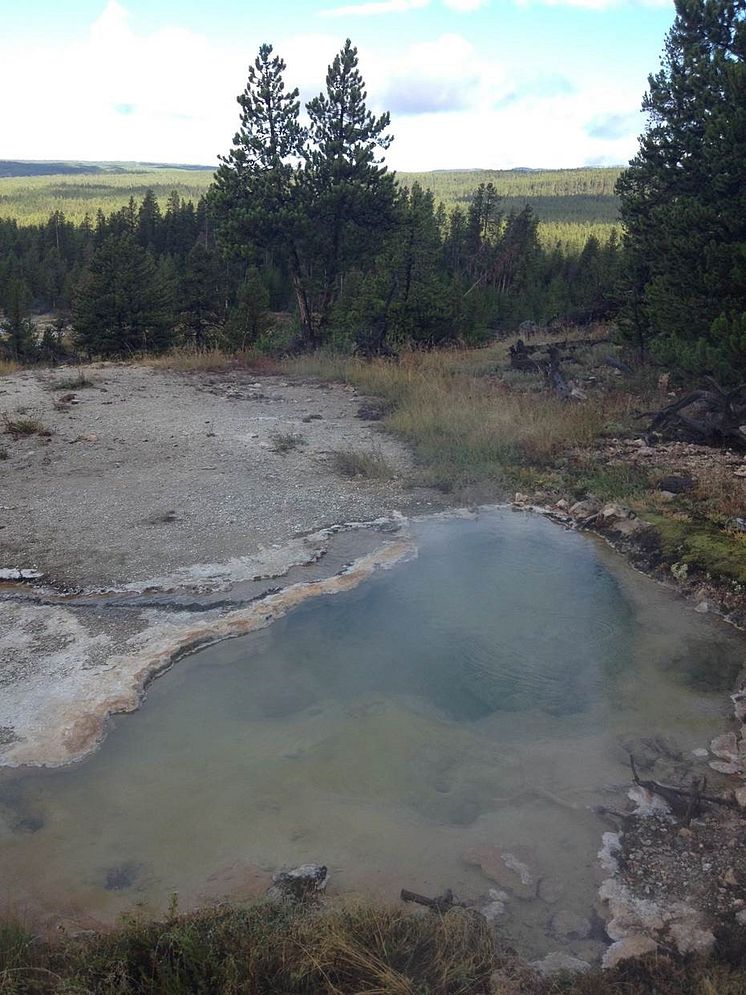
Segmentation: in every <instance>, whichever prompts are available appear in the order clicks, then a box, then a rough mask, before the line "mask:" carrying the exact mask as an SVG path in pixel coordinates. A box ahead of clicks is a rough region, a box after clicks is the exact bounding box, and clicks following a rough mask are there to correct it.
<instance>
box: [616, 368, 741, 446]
mask: <svg viewBox="0 0 746 995" xmlns="http://www.w3.org/2000/svg"><path fill="white" fill-rule="evenodd" d="M706 383H707V389H706V388H704V387H703V388H700V389H699V390H693V391H690V392H689V393H688V394H685V395H684V397H680V398H678V399H677V400H675V401H672V402H671V404H667V405H665V407H663V408H661V409H660V410H658V411H642V412H640V413H638V414H637V415H636V417H637V418H650V419H651V422H650V425H649V426H648V429H647V431H648V433H652V432H662V433H665V432H666V431H674V432H675V431H679V432H682V433H683V434H684V435H686V436H688V437H689V438H691V439H694V440H696V441H697V442H709V441H713V442H730V443H733V442H736V443H738V444H739V445H741V446H742V447H744V448H746V384H741V385H740V386H738V387H735V388H733V389H732V390H725V389H724V388H723V387H721V386H720V384H718V383H717V381H716V380H713V378H712V377H707V378H706ZM690 408H693V409H694V410H693V411H688V410H687V409H690Z"/></svg>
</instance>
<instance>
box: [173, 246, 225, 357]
mask: <svg viewBox="0 0 746 995" xmlns="http://www.w3.org/2000/svg"><path fill="white" fill-rule="evenodd" d="M224 300H225V289H224V287H223V271H222V267H221V266H220V261H219V259H218V258H217V256H216V255H215V253H214V252H208V250H207V249H205V247H204V245H202V243H201V242H197V244H196V245H195V246H194V248H193V249H192V251H191V252H190V253H189V256H188V257H187V261H186V268H185V270H184V277H183V279H182V281H181V292H180V294H179V301H180V326H181V329H182V331H183V332H184V334H185V335H186V337H187V338H188V339H189V340H190V341H191V342H193V343H194V345H195V346H196V348H197V349H204V348H205V346H207V345H209V344H210V341H211V340H212V339H214V338H215V336H216V335H217V332H218V329H219V328H220V326H221V325H222V323H223V320H224V318H225V314H224V308H223V302H224Z"/></svg>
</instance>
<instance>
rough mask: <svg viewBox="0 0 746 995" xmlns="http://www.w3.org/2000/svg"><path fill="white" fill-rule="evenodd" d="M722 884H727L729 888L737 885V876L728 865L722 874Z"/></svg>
mask: <svg viewBox="0 0 746 995" xmlns="http://www.w3.org/2000/svg"><path fill="white" fill-rule="evenodd" d="M723 884H727V885H728V887H729V888H737V887H738V878H737V877H736V872H735V871H734V870H733V868H732V867H729V868H728V870H727V871H726V872H725V874H723Z"/></svg>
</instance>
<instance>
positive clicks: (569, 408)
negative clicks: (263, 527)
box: [282, 343, 632, 490]
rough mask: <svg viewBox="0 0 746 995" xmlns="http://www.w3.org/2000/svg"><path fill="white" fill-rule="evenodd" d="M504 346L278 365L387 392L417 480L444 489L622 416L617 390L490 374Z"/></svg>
mask: <svg viewBox="0 0 746 995" xmlns="http://www.w3.org/2000/svg"><path fill="white" fill-rule="evenodd" d="M508 346H509V343H500V344H498V345H496V346H492V347H490V348H488V349H479V350H466V351H452V352H445V351H441V352H431V353H405V354H404V355H403V356H402V357H400V359H399V360H397V361H396V362H392V361H389V360H374V361H363V360H360V359H354V358H347V357H343V356H339V355H334V354H325V353H317V354H315V355H313V356H304V357H300V358H298V359H292V360H286V361H285V362H284V363H283V364H282V365H283V369H284V370H285V372H287V373H290V374H296V375H304V376H314V377H319V378H321V379H325V380H342V381H345V382H347V383H351V384H353V385H354V386H356V387H357V388H358V389H359V390H361V391H362V392H364V393H367V394H374V395H377V396H379V397H383V398H385V399H386V401H387V402H388V404H389V406H390V408H391V413H390V415H389V416H388V418H387V419H386V426H387V427H388V428H389V429H390V430H391V431H393V432H394V433H395V434H397V435H398V436H400V437H401V438H403V439H404V440H406V441H407V442H408V443H409V444H410V445H411V446H412V448H413V449H414V451H415V453H416V454H417V456H418V458H419V461H420V465H421V467H422V474H423V477H424V479H425V481H426V482H428V483H432V484H434V485H435V486H438V487H441V488H443V489H444V490H455V489H458V488H459V487H464V486H469V485H472V484H477V483H482V482H489V483H493V484H494V483H498V484H499V483H500V482H505V483H508V482H511V481H512V480H513V479H514V475H515V471H516V470H518V469H526V468H528V467H534V468H536V467H542V466H546V465H548V464H549V463H550V462H551V461H552V460H553V459H554V458H555V457H556V456H557V455H558V453H560V452H562V451H564V450H567V449H571V448H575V447H583V446H590V445H591V444H592V443H593V442H594V440H595V439H597V438H598V436H599V435H600V434H601V433H602V432H603V431H604V429H605V428H606V426H607V425H608V424H609V423H610V422H615V423H616V422H619V421H621V420H624V419H625V418H626V417H627V416H628V415H629V413H630V409H631V406H632V400H631V398H630V397H629V395H626V394H623V393H622V392H621V391H617V392H607V393H602V394H599V395H598V396H596V397H593V398H590V399H589V400H588V401H585V402H583V403H579V404H578V403H572V402H566V401H562V400H560V399H559V398H557V397H555V396H552V395H551V394H548V393H546V392H544V391H536V390H527V389H526V388H525V386H516V387H514V386H511V385H510V384H508V383H505V382H504V381H502V380H500V379H498V378H497V377H495V376H493V375H492V373H493V371H495V370H496V369H497V368H498V367H502V365H503V364H504V361H505V356H506V353H507V349H508Z"/></svg>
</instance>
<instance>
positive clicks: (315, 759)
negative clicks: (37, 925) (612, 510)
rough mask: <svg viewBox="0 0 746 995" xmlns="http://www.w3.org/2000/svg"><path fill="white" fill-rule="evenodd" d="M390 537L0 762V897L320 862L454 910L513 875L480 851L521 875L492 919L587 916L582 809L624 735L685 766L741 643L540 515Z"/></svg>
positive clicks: (222, 876) (216, 879) (586, 824)
mask: <svg viewBox="0 0 746 995" xmlns="http://www.w3.org/2000/svg"><path fill="white" fill-rule="evenodd" d="M413 531H414V534H415V538H416V542H417V545H418V548H419V555H418V557H417V558H416V559H414V560H411V561H409V562H407V563H403V564H400V565H399V566H397V567H396V568H394V569H393V570H390V571H388V572H386V573H381V574H379V575H376V576H374V577H373V578H372V579H371V580H370V581H368V582H366V583H364V584H362V585H361V586H360V587H358V588H356V589H355V590H352V591H348V592H346V593H343V594H338V595H336V596H334V597H328V596H325V597H322V598H319V599H316V600H312V601H309V602H306V603H305V604H303V605H302V606H301V607H299V608H297V609H296V610H294V611H293V612H291V613H290V614H289V615H287V616H286V617H284V618H281V619H279V620H278V621H276V622H274V623H273V624H272V625H271V626H270V627H269V628H267V629H264V630H262V631H259V632H256V633H253V634H252V635H249V636H245V637H241V638H239V639H234V640H231V641H228V642H224V643H221V644H218V645H216V646H212V647H209V648H206V649H204V650H201V651H199V652H196V653H194V654H193V655H192V656H191V657H189V658H187V659H185V660H182V661H181V662H180V663H179V664H178V665H177V666H176V667H174V668H173V669H172V670H171V671H170V672H169V673H167V674H166V675H165V676H163V677H162V678H160V679H159V680H158V681H156V682H155V683H154V684H153V685H152V686H151V688H150V691H149V693H148V697H147V699H146V701H145V704H144V705H143V707H142V708H141V709H140V711H139V712H137V713H135V714H133V715H128V716H122V717H120V718H118V719H116V720H115V723H114V728H113V729H112V731H111V732H110V734H109V736H108V738H107V739H106V741H105V742H104V744H103V746H102V747H101V748H100V750H98V752H97V753H96V754H94V755H92V756H91V757H89V758H88V759H87V760H85V761H83V762H82V763H79V764H77V765H75V766H73V767H69V768H64V769H58V770H50V771H43V770H42V771H39V770H34V771H30V770H20V771H14V772H9V771H5V772H3V777H2V779H0V839H1V840H2V846H1V847H0V888H1V889H2V893H3V894H4V895H5V896H11V898H12V899H13V900H15V901H17V903H18V904H19V905H20V906H21V907H25V908H28V909H30V910H32V911H40V910H51V909H54V910H55V911H61V912H62V913H63V914H64V915H68V916H70V917H73V918H75V917H78V919H80V916H81V915H83V914H86V915H90V916H92V917H94V918H96V919H103V920H110V919H111V918H112V917H114V916H116V915H117V914H118V913H120V912H122V911H124V910H126V909H127V908H131V907H132V906H133V904H137V903H139V904H141V905H143V906H144V907H145V908H147V909H148V910H151V911H155V912H162V911H163V910H164V909H165V907H166V906H167V904H168V902H169V899H170V896H171V895H172V893H173V892H178V893H179V902H180V904H181V906H182V907H187V906H189V905H190V904H192V903H195V902H198V901H203V900H206V899H216V898H220V897H222V896H223V895H227V896H231V895H233V896H234V897H235V896H238V897H245V896H246V895H248V894H250V893H251V892H252V891H257V892H259V891H261V890H262V889H263V887H264V886H265V884H266V878H267V874H268V873H269V872H271V871H273V870H276V869H277V868H279V867H281V866H283V865H284V866H292V865H296V864H299V863H303V862H307V861H318V862H321V863H325V864H327V865H328V866H329V867H330V870H331V875H332V877H331V886H330V887H331V888H332V889H333V890H334V891H338V892H358V893H365V894H366V895H369V896H370V895H372V896H375V897H381V898H383V899H387V900H389V899H395V898H396V897H397V895H398V893H399V890H400V889H401V888H402V887H406V888H409V889H412V890H414V891H419V892H422V893H425V894H430V895H433V894H437V893H440V892H442V891H443V890H444V889H445V888H452V889H453V890H454V891H455V892H456V893H457V894H459V895H461V896H463V897H465V898H469V899H477V898H479V897H480V896H486V897H489V893H490V889H491V888H493V889H498V888H502V887H503V883H507V884H508V885H510V884H511V881H510V880H508V879H509V878H510V875H508V876H507V879H506V882H502V881H499V882H497V883H496V881H495V880H493V879H491V877H490V876H489V868H490V867H491V866H492V864H494V854H495V853H497V852H498V851H499V852H500V853H506V852H507V853H510V854H512V855H513V857H515V858H516V860H518V861H520V862H521V863H522V864H525V865H526V867H528V868H529V869H530V873H531V884H530V886H528V887H524V886H520V887H512V888H510V889H509V890H510V894H509V897H508V898H507V900H506V904H505V908H506V911H505V929H506V932H508V933H509V934H510V935H511V937H513V938H514V940H515V942H516V944H517V945H518V946H519V947H520V948H521V949H523V950H524V951H525V952H527V953H532V954H533V953H536V954H542V953H545V952H546V951H547V950H549V949H557V948H559V947H561V946H562V945H563V942H561V941H560V940H558V939H557V937H555V936H552V935H550V934H551V926H550V922H551V920H552V917H553V916H554V915H555V914H556V913H557V912H558V911H560V910H562V911H569V912H574V913H576V914H577V915H579V916H582V917H586V918H587V917H588V916H589V915H590V914H591V910H592V909H593V907H594V904H595V895H596V888H597V884H598V880H599V877H600V871H599V869H598V866H597V861H596V853H597V851H598V848H599V845H600V837H601V833H602V832H603V831H604V830H605V829H608V828H609V826H608V825H607V824H606V823H604V822H603V821H602V819H601V818H600V817H599V816H598V815H596V814H595V813H594V812H593V811H592V808H591V807H592V806H594V805H598V804H603V803H606V804H611V805H612V806H613V805H614V804H620V797H622V794H621V793H622V792H623V790H624V786H625V785H626V784H627V783H628V781H629V770H628V766H627V756H628V751H629V750H630V749H634V750H636V751H637V752H638V754H639V755H644V756H645V757H646V758H647V760H648V762H649V763H651V764H652V765H653V766H652V770H653V775H654V776H668V777H676V776H677V775H682V774H683V773H684V772H686V771H687V770H688V769H689V767H690V764H691V763H692V762H694V758H693V756H692V753H691V751H692V750H693V749H695V748H697V747H702V746H706V745H707V742H708V741H709V739H710V738H711V737H712V736H713V735H714V734H716V733H717V732H719V731H721V729H722V728H723V726H724V723H725V717H726V714H727V707H726V706H727V696H726V695H725V694H724V691H726V690H729V689H730V687H731V686H732V684H733V683H734V681H735V678H736V675H737V673H738V671H739V670H740V668H741V666H742V664H743V661H744V645H743V641H742V639H741V638H740V637H739V636H738V634H737V633H735V632H733V631H732V630H729V629H728V628H727V627H726V626H725V625H723V624H721V623H719V622H718V621H717V620H714V619H703V618H702V617H700V616H698V615H696V614H694V613H693V612H692V611H691V610H690V609H689V608H688V607H687V606H686V605H685V604H683V603H682V602H681V601H679V600H677V599H676V598H675V597H674V596H673V595H672V594H671V593H670V592H668V591H666V590H664V589H663V588H661V587H660V586H658V585H655V584H654V583H652V582H651V581H649V580H647V579H645V578H644V577H642V576H640V575H638V574H636V573H635V572H634V571H633V570H631V569H630V568H629V567H627V566H626V565H625V564H624V563H623V562H622V561H621V560H620V558H619V557H617V556H616V555H615V554H613V553H612V552H610V551H609V550H607V549H606V548H605V547H603V546H601V545H600V544H599V543H597V542H595V541H594V540H592V539H590V538H588V537H586V536H582V535H578V534H576V533H573V532H567V531H564V530H562V529H561V528H559V527H557V526H556V525H554V524H552V523H550V522H547V521H544V520H542V519H540V518H537V517H534V516H526V515H522V514H515V513H512V512H509V511H506V510H495V511H491V512H487V513H484V514H482V515H480V516H479V517H478V518H477V519H476V520H464V519H450V520H432V521H429V522H420V523H416V524H415V525H414V526H413ZM655 736H658V737H666V740H667V742H666V743H665V744H663V748H661V745H660V743H658V744H657V745H656V744H653V746H651V745H650V743H649V742H647V743H645V742H644V741H646V740H647V741H649V740H650V738H651V737H655ZM480 862H481V866H480ZM485 869H486V870H487V872H488V873H485ZM492 877H493V878H494V875H493V876H492ZM564 945H565V946H566V947H567V948H569V949H571V950H573V951H574V952H577V953H580V954H581V955H582V954H590V953H592V952H593V951H592V950H591V949H590V948H591V947H593V941H592V940H588V939H587V938H582V939H579V940H574V941H567V940H565V941H564Z"/></svg>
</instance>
